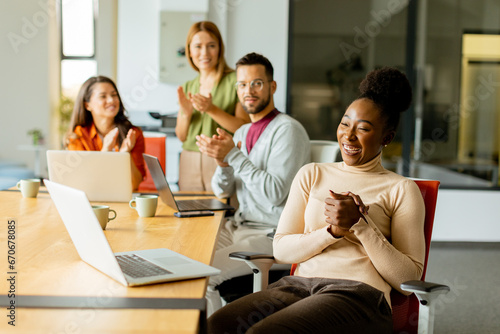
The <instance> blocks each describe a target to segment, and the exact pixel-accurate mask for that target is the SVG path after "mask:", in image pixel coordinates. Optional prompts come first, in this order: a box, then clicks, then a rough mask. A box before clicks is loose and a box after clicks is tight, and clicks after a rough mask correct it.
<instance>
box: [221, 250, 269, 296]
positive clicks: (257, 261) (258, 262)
mask: <svg viewBox="0 0 500 334" xmlns="http://www.w3.org/2000/svg"><path fill="white" fill-rule="evenodd" d="M229 258H231V259H233V260H238V261H245V262H246V263H247V264H248V265H249V266H250V268H252V271H253V273H254V279H253V292H257V291H261V290H264V289H266V288H267V285H268V284H269V269H271V267H272V265H273V264H274V263H275V261H274V256H272V255H269V254H262V253H254V252H233V253H230V254H229Z"/></svg>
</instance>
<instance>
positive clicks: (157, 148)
mask: <svg viewBox="0 0 500 334" xmlns="http://www.w3.org/2000/svg"><path fill="white" fill-rule="evenodd" d="M165 141H166V135H165V134H163V133H149V132H144V146H145V148H144V152H145V153H146V154H149V155H153V156H155V157H157V158H158V160H160V165H161V167H162V168H163V172H164V173H166V147H165V146H166V144H165ZM147 190H153V191H154V190H156V187H155V184H154V182H153V177H152V176H151V173H150V172H149V169H148V166H146V176H145V177H144V180H143V181H142V182H141V183H140V184H139V188H138V191H147Z"/></svg>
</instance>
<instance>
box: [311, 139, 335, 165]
mask: <svg viewBox="0 0 500 334" xmlns="http://www.w3.org/2000/svg"><path fill="white" fill-rule="evenodd" d="M339 151H340V147H339V143H337V142H336V141H332V140H311V162H336V161H338V159H337V155H338V153H339Z"/></svg>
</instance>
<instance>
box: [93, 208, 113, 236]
mask: <svg viewBox="0 0 500 334" xmlns="http://www.w3.org/2000/svg"><path fill="white" fill-rule="evenodd" d="M92 210H94V213H95V216H96V217H97V220H99V224H101V227H102V229H103V230H105V229H106V225H108V222H109V221H110V220H113V219H115V218H116V211H115V210H113V209H110V208H109V206H107V205H92ZM110 212H112V213H113V217H110V216H109V213H110Z"/></svg>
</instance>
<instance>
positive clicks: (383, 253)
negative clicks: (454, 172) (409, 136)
mask: <svg viewBox="0 0 500 334" xmlns="http://www.w3.org/2000/svg"><path fill="white" fill-rule="evenodd" d="M329 189H331V190H333V191H334V192H336V193H341V192H347V191H351V192H352V193H354V194H356V195H359V196H360V197H361V199H362V201H363V203H364V204H365V205H368V206H369V207H370V208H369V211H368V214H367V215H365V218H366V220H367V221H368V223H366V222H365V221H364V220H363V219H360V220H359V221H358V222H357V223H356V224H354V225H353V226H352V228H351V231H352V233H351V234H349V235H348V236H346V237H344V238H340V239H336V238H334V237H333V236H332V235H331V234H330V233H329V232H328V231H327V227H328V224H327V223H326V222H325V218H326V217H325V215H324V211H325V203H324V202H325V198H327V197H328V196H329ZM424 216H425V207H424V202H423V199H422V195H421V193H420V190H419V188H418V186H417V185H416V184H415V182H413V181H412V180H409V179H407V178H405V177H403V176H400V175H398V174H396V173H393V172H391V171H388V170H386V169H384V167H382V165H381V157H380V155H379V156H377V157H376V158H374V159H373V160H371V161H369V162H367V163H366V164H364V165H361V166H348V165H346V164H345V163H343V162H341V163H319V164H318V163H311V164H308V165H306V166H304V167H302V169H301V170H300V171H299V172H298V173H297V175H296V177H295V179H294V181H293V184H292V187H291V189H290V194H289V197H288V201H287V203H286V206H285V209H284V211H283V213H282V215H281V218H280V220H279V224H278V228H277V231H276V235H275V237H274V256H275V258H276V259H277V260H278V261H279V262H283V263H298V266H297V269H296V271H295V274H294V275H297V276H303V277H326V278H340V279H349V280H355V281H360V282H364V283H366V284H369V285H371V286H373V287H375V288H377V289H379V290H380V291H382V292H384V294H385V297H386V299H387V301H388V303H389V304H390V291H391V287H392V288H395V289H397V290H399V291H400V292H403V291H401V289H400V284H401V283H403V282H405V281H408V280H415V279H420V277H421V275H422V268H423V261H424V252H425V241H424V232H423V231H424ZM403 293H405V292H403ZM406 294H408V293H406Z"/></svg>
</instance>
